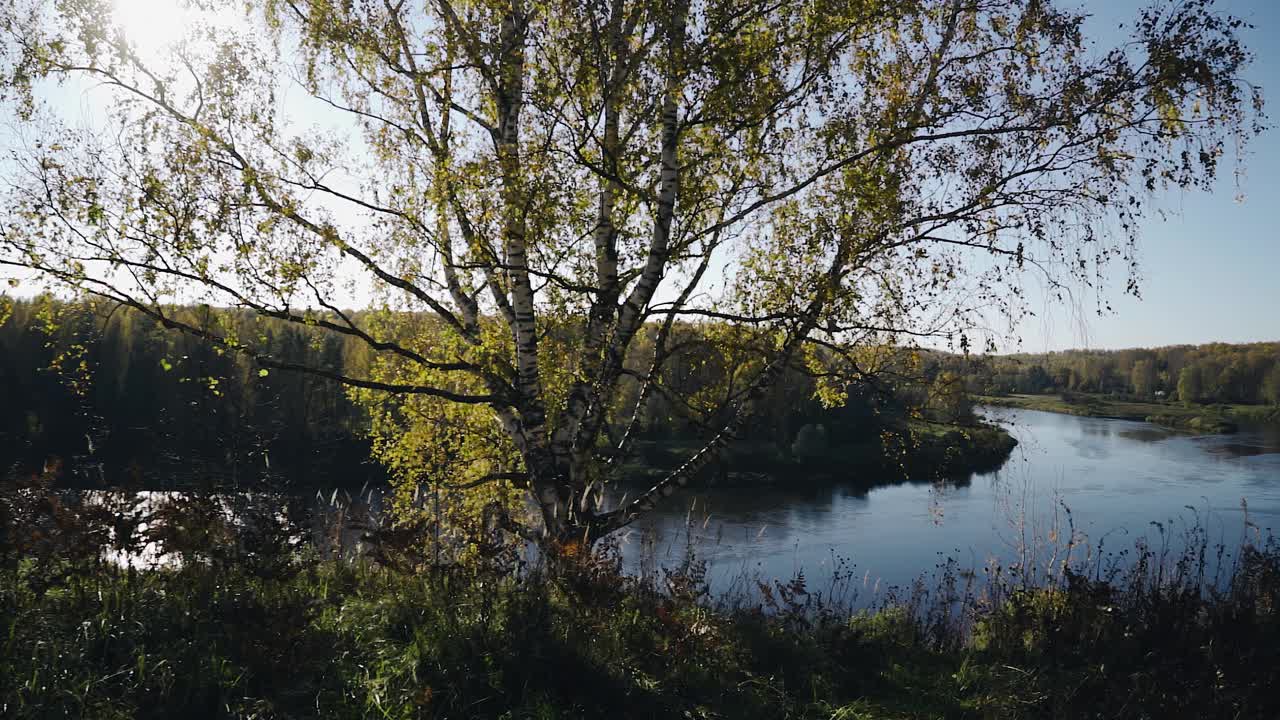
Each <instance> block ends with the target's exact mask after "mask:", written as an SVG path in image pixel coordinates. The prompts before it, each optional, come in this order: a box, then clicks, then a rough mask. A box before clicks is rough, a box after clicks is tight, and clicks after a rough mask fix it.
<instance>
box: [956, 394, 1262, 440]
mask: <svg viewBox="0 0 1280 720" xmlns="http://www.w3.org/2000/svg"><path fill="white" fill-rule="evenodd" d="M974 401H975V402H977V403H979V404H982V405H992V406H996V407H1009V408H1017V409H1022V410H1040V411H1043V412H1054V413H1062V414H1066V415H1079V416H1083V417H1096V418H1106V419H1112V420H1136V421H1142V422H1149V423H1152V424H1154V425H1159V426H1161V427H1165V428H1168V429H1170V430H1179V431H1184V432H1193V433H1205V434H1227V433H1234V432H1236V431H1237V430H1239V429H1240V427H1241V426H1242V425H1280V408H1275V407H1268V406H1264V405H1226V404H1220V405H1184V404H1182V403H1177V402H1141V401H1131V400H1119V399H1116V398H1112V397H1108V396H1105V395H1090V394H1084V393H1072V394H1069V395H1028V394H1011V395H977V396H974Z"/></svg>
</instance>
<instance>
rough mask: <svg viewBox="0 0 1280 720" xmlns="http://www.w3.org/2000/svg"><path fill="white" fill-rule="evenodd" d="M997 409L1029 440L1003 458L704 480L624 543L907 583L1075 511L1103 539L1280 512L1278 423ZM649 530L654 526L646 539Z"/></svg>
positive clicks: (1020, 545) (713, 560)
mask: <svg viewBox="0 0 1280 720" xmlns="http://www.w3.org/2000/svg"><path fill="white" fill-rule="evenodd" d="M988 415H989V416H990V417H992V418H993V419H995V420H997V421H1000V422H1004V423H1006V424H1007V425H1008V426H1009V427H1010V429H1011V431H1012V432H1013V433H1014V435H1015V436H1016V437H1018V439H1019V446H1018V448H1017V449H1016V450H1015V452H1014V456H1013V458H1012V459H1011V460H1010V462H1009V463H1008V464H1006V466H1005V467H1004V468H1002V469H1001V470H999V471H996V472H992V473H986V474H982V475H978V476H975V477H973V478H969V479H966V480H965V481H964V482H962V483H959V484H956V485H949V486H938V485H935V484H933V483H929V482H902V483H892V484H880V485H876V484H875V483H874V482H865V481H864V482H863V483H860V484H858V485H855V486H849V485H837V486H833V487H829V488H825V489H815V488H803V489H799V488H787V487H786V486H785V485H778V486H773V487H769V488H761V489H750V490H744V489H741V488H739V489H733V488H709V489H704V490H701V491H698V492H696V493H693V494H690V495H685V496H677V497H676V498H674V499H673V500H672V501H669V503H668V504H667V505H665V506H661V507H660V508H659V509H658V511H657V512H656V513H655V514H653V515H651V516H650V517H647V518H645V519H644V520H643V521H642V522H641V523H639V524H638V525H637V527H636V528H633V529H632V531H631V534H630V536H629V537H628V538H627V542H628V543H629V544H628V545H627V546H626V547H625V548H624V550H625V551H626V552H627V553H629V555H628V557H629V558H630V559H631V561H632V562H635V563H639V562H640V560H639V558H638V557H636V556H637V555H639V554H640V553H641V552H642V550H650V551H652V550H654V549H656V552H657V554H658V555H659V558H658V560H659V562H664V561H665V562H674V561H678V560H679V559H681V558H683V556H684V552H685V548H686V546H692V548H693V549H694V550H695V551H696V552H697V553H698V554H699V555H701V556H702V557H704V558H705V559H707V560H708V562H709V563H710V564H711V573H710V579H711V582H712V584H713V587H714V586H716V585H717V583H719V584H720V585H721V586H722V587H723V586H724V585H725V584H727V583H731V582H733V581H734V580H735V579H737V578H740V577H741V575H742V574H743V573H744V572H748V573H758V574H760V575H761V576H763V577H787V576H789V575H791V574H792V573H794V572H796V571H797V570H799V569H804V570H805V571H806V572H807V573H808V575H809V577H810V578H814V577H817V576H820V575H821V574H822V573H823V572H824V571H826V570H829V569H830V568H831V567H832V563H833V558H837V557H839V558H847V559H850V560H851V561H852V562H854V563H855V564H856V565H857V567H858V568H859V572H860V573H865V574H866V577H867V578H869V579H870V580H877V579H878V580H879V581H880V584H881V586H886V585H899V586H904V585H906V584H907V583H909V582H910V581H911V580H913V579H914V578H915V577H917V576H918V575H919V574H920V573H922V572H925V571H928V570H929V569H931V568H933V567H934V566H935V565H936V564H937V562H938V560H939V558H940V557H942V556H952V557H955V558H957V559H958V560H960V561H961V562H962V563H969V564H970V565H971V566H975V567H977V566H981V565H983V564H984V563H985V562H986V561H987V560H988V559H991V558H996V559H1003V560H1007V559H1009V558H1011V557H1014V556H1016V554H1017V553H1019V552H1023V551H1025V548H1026V547H1027V546H1028V545H1029V544H1033V543H1035V542H1043V541H1044V540H1045V539H1046V538H1049V537H1051V536H1053V535H1055V533H1056V534H1057V536H1058V537H1060V538H1061V537H1065V536H1066V533H1067V531H1066V530H1065V529H1064V528H1065V525H1066V523H1067V522H1068V520H1069V522H1070V523H1071V524H1072V525H1073V526H1074V528H1075V532H1076V533H1077V534H1078V535H1079V536H1080V537H1081V538H1082V539H1088V540H1089V541H1092V542H1097V541H1098V540H1099V539H1100V538H1103V537H1112V538H1113V539H1112V542H1116V538H1118V537H1124V538H1126V539H1125V542H1132V540H1133V538H1136V537H1138V536H1140V535H1142V534H1144V533H1147V532H1150V531H1152V527H1153V526H1151V525H1150V523H1151V522H1152V521H1158V522H1162V523H1165V524H1166V526H1167V527H1175V526H1177V527H1182V526H1185V525H1186V524H1187V523H1188V522H1201V523H1203V524H1204V525H1206V526H1207V529H1208V530H1209V531H1210V533H1211V537H1215V538H1219V539H1221V540H1222V541H1223V542H1225V543H1226V544H1231V543H1233V542H1238V540H1239V538H1240V533H1241V531H1242V529H1243V514H1242V510H1241V504H1240V503H1241V500H1242V498H1245V499H1247V501H1248V512H1249V514H1250V515H1251V516H1256V517H1255V520H1256V518H1268V519H1269V518H1270V517H1271V516H1273V515H1276V514H1280V446H1278V445H1277V443H1275V442H1274V439H1275V435H1268V434H1264V433H1251V432H1245V433H1240V434H1238V435H1233V436H1225V437H1224V436H1214V437H1192V436H1187V435H1180V434H1177V433H1171V432H1168V431H1165V430H1164V429H1162V428H1158V427H1156V426H1153V425H1150V424H1148V423H1141V422H1130V421H1124V420H1105V419H1097V418H1085V417H1075V416H1070V415H1059V414H1051V413H1044V412H1036V411H1029V410H1018V411H1005V410H1001V409H991V410H989V411H988ZM1188 507H1191V508H1196V511H1195V512H1194V513H1193V512H1191V511H1189V510H1188V509H1187V508H1188ZM1171 521H1172V522H1171ZM1257 524H1259V525H1261V526H1263V528H1262V529H1265V527H1266V526H1267V525H1270V522H1258V523H1257ZM646 535H649V536H652V537H653V538H654V539H653V540H652V541H650V542H649V543H647V544H646V543H642V542H640V539H641V538H643V537H644V536H646Z"/></svg>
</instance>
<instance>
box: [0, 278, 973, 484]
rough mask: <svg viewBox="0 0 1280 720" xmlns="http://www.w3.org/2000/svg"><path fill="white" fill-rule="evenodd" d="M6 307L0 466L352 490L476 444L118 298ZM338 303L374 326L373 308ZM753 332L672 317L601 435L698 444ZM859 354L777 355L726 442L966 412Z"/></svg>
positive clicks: (955, 401)
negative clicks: (621, 409)
mask: <svg viewBox="0 0 1280 720" xmlns="http://www.w3.org/2000/svg"><path fill="white" fill-rule="evenodd" d="M7 305H8V315H7V318H6V319H5V320H4V321H3V322H0V406H2V407H4V408H5V409H6V412H4V413H3V414H0V469H2V470H3V471H5V472H13V471H15V470H26V471H33V470H37V469H44V468H45V467H46V466H47V464H48V463H50V462H55V463H62V464H63V465H64V466H65V467H64V468H63V471H64V474H65V475H66V476H67V477H68V478H70V479H72V480H73V481H74V482H76V483H78V484H84V485H89V486H95V485H116V484H122V483H128V482H135V483H139V484H142V485H145V486H148V487H155V486H190V485H197V486H225V485H228V484H230V485H240V486H245V487H248V486H254V485H261V484H262V483H263V482H264V481H265V482H270V483H277V484H282V485H286V486H295V487H311V486H315V485H344V486H345V485H356V486H359V485H361V484H363V483H365V482H371V481H372V482H378V481H384V480H385V479H387V476H388V472H390V473H391V474H392V475H395V474H397V473H398V474H401V475H404V476H405V477H404V478H403V479H404V480H406V481H407V483H409V484H416V483H423V482H431V481H432V479H439V478H441V477H446V478H453V477H455V474H456V473H457V472H458V469H457V468H456V467H455V465H456V464H457V463H468V462H474V461H475V459H476V456H477V455H476V453H472V452H459V451H458V448H457V447H454V446H452V445H450V444H449V443H447V442H441V441H440V438H441V437H443V435H440V434H434V435H431V436H429V437H427V438H422V437H418V436H415V435H414V434H413V432H412V425H413V424H414V423H420V422H422V418H421V417H420V416H419V415H415V414H414V413H415V408H413V407H412V406H410V405H408V404H406V403H404V402H397V400H398V399H397V398H394V397H387V396H385V395H377V394H369V395H365V394H361V393H357V392H353V391H351V390H350V389H349V388H344V386H343V385H342V384H340V383H338V382H335V381H332V380H330V379H328V378H325V377H323V376H319V375H316V374H313V373H300V372H291V371H289V370H268V369H265V368H259V367H257V366H256V365H254V363H253V362H252V361H251V359H249V358H246V357H244V356H243V355H240V354H235V353H231V352H226V351H225V350H223V349H221V348H219V347H218V346H216V345H212V344H210V343H208V342H204V341H203V340H202V339H200V338H199V337H198V336H196V335H193V334H190V333H173V332H169V331H168V330H166V329H165V328H164V327H163V326H162V324H161V323H160V322H159V321H157V320H156V319H154V318H152V317H150V316H148V315H146V314H144V313H141V312H138V311H136V310H135V309H133V308H130V307H128V306H119V305H116V304H112V303H103V302H91V301H84V302H64V301H57V300H54V299H52V298H50V297H48V296H41V297H37V298H34V299H28V300H14V301H11V302H9V303H8V304H7ZM171 312H172V313H173V314H174V316H176V317H180V318H182V319H183V321H184V322H188V323H190V324H191V325H192V326H193V327H197V328H209V329H211V331H212V330H214V329H216V330H217V331H218V332H223V333H228V334H231V335H236V336H242V337H247V336H252V337H253V338H254V341H255V342H257V343H259V344H260V345H262V346H263V347H266V348H268V351H269V352H270V353H271V354H272V356H273V357H275V358H277V359H279V360H281V361H282V362H284V363H285V364H288V363H296V364H306V365H307V366H308V367H314V368H320V369H324V370H326V371H329V372H331V373H334V374H350V373H365V372H368V371H369V369H370V368H369V366H370V363H371V362H373V361H375V360H376V358H374V357H373V356H372V355H371V354H370V352H369V351H368V348H367V347H366V346H365V345H364V344H363V343H361V342H358V341H354V340H351V339H348V338H342V337H339V336H335V335H334V334H332V333H324V332H321V331H319V330H317V329H315V328H314V327H313V326H308V325H305V324H298V323H291V322H284V321H279V320H271V319H263V318H261V317H259V316H256V315H254V314H252V313H246V312H242V311H236V310H230V309H226V308H212V307H209V306H187V307H181V308H173V309H172V310H171ZM353 315H354V316H361V315H363V316H366V317H362V319H363V320H366V321H368V322H371V323H376V322H378V321H377V320H375V319H372V318H371V317H368V316H371V315H373V313H368V312H365V313H354V314H353ZM316 318H317V319H322V318H323V316H321V315H317V316H316ZM658 330H659V329H658V328H657V327H649V328H647V330H646V332H644V333H642V338H641V339H640V340H639V341H638V342H637V343H636V346H635V348H634V349H633V351H632V352H633V353H634V355H635V356H636V357H635V358H634V360H635V361H636V362H639V360H640V359H641V358H642V357H644V356H646V355H651V354H652V353H653V351H654V347H655V342H656V339H657V334H658ZM564 332H571V328H568V327H566V328H565V329H564ZM767 342H768V338H767V337H766V336H765V335H764V334H763V333H760V332H758V331H755V330H752V329H751V328H745V327H735V326H732V325H730V324H728V323H725V322H719V321H708V322H701V323H677V324H674V325H673V327H672V329H671V331H670V346H671V352H672V355H673V356H672V358H671V359H670V361H669V362H668V363H666V365H665V367H664V369H663V370H662V372H661V374H660V376H659V377H657V378H655V379H654V380H653V381H652V383H650V387H651V388H652V389H653V390H652V392H649V393H646V394H645V396H644V397H643V398H642V397H641V392H642V387H643V386H642V384H641V383H640V382H639V381H638V380H637V379H635V378H631V379H629V380H628V382H627V383H626V384H625V385H624V387H623V391H622V392H621V393H620V396H619V402H620V403H623V404H630V405H635V404H637V403H638V404H640V405H642V406H643V407H642V410H641V412H639V413H638V416H637V417H638V420H637V422H636V423H635V426H634V427H630V428H629V427H627V426H623V425H620V424H618V425H612V426H610V427H609V428H607V429H606V431H605V435H606V436H607V438H608V440H607V441H606V442H616V441H617V438H618V436H619V435H621V434H622V433H624V432H628V431H631V432H633V433H634V434H635V436H636V437H637V438H638V439H641V440H644V441H647V442H648V443H649V444H650V445H653V444H658V445H666V446H678V447H687V446H689V445H696V444H697V443H698V442H702V441H704V440H705V438H706V437H707V436H708V435H710V434H712V433H714V431H715V428H716V427H717V425H718V424H720V423H723V422H724V420H725V416H726V414H727V413H729V412H732V400H733V398H734V396H735V394H737V393H740V392H741V386H740V384H739V382H738V379H739V378H740V377H741V376H743V375H746V374H749V373H750V372H752V371H753V370H754V369H756V368H758V366H759V365H760V364H761V363H764V362H766V359H767V357H768V352H769V349H768V347H767ZM815 362H817V361H815ZM862 362H863V368H864V372H865V374H864V376H863V377H862V379H861V381H859V382H847V383H843V384H840V385H833V384H831V383H830V379H829V378H825V377H823V376H822V375H821V374H819V373H815V372H813V371H812V370H811V369H809V368H808V367H806V366H805V365H804V364H803V363H796V364H793V365H791V366H789V367H788V368H787V369H786V370H785V371H784V372H783V373H782V377H781V379H780V380H779V381H778V382H777V384H776V385H775V386H774V387H772V388H770V390H769V391H768V392H767V393H765V394H764V395H763V396H762V397H761V398H760V399H759V400H758V403H759V406H760V408H761V412H760V415H759V417H758V419H757V421H756V422H753V423H751V424H750V425H749V426H747V427H745V428H744V429H743V431H742V433H741V438H740V444H741V445H743V446H754V447H756V448H757V449H761V448H762V449H763V452H767V453H768V454H770V455H771V456H774V457H779V458H783V459H789V458H793V457H794V456H795V455H796V453H797V451H798V449H799V445H806V444H807V445H809V446H812V445H813V442H814V440H813V438H814V437H817V436H816V435H815V433H820V436H821V442H822V444H823V445H826V444H828V443H830V444H859V443H868V442H874V441H877V440H878V439H879V438H880V437H881V435H882V433H884V432H886V431H899V432H902V431H905V429H906V425H907V422H908V421H909V420H910V419H913V418H914V419H917V420H921V421H926V422H935V423H947V424H972V423H973V422H974V421H975V418H974V415H973V413H972V409H971V404H970V402H969V400H968V398H967V396H966V395H965V393H964V387H963V381H962V377H961V376H960V375H959V374H957V373H955V372H953V371H951V370H948V369H947V368H946V366H945V357H944V356H942V355H937V354H931V353H921V352H917V351H913V350H909V349H894V348H880V349H877V350H876V351H874V352H867V353H864V354H863V355H862ZM815 428H820V430H815ZM802 436H803V437H802ZM431 443H434V445H431V446H428V445H429V444H431ZM602 444H604V443H602ZM810 451H811V450H810ZM800 452H802V453H803V452H804V451H803V450H801V451H800ZM409 453H417V455H416V456H414V457H407V455H408V454H409ZM433 459H434V460H436V462H434V463H433V462H432V460H433Z"/></svg>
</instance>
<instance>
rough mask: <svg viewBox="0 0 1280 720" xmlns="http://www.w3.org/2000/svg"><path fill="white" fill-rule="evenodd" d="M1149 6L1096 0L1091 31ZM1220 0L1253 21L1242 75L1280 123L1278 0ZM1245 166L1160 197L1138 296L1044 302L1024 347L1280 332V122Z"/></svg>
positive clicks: (1112, 30) (1104, 30)
mask: <svg viewBox="0 0 1280 720" xmlns="http://www.w3.org/2000/svg"><path fill="white" fill-rule="evenodd" d="M1144 5H1145V3H1143V2H1137V1H1136V0H1091V2H1089V3H1088V4H1087V5H1086V7H1087V8H1088V9H1089V11H1090V12H1093V13H1095V17H1094V18H1093V19H1092V21H1091V22H1090V26H1089V30H1090V31H1091V34H1094V35H1095V37H1096V38H1097V40H1098V43H1099V44H1100V45H1110V44H1113V43H1114V42H1116V41H1117V40H1118V39H1119V36H1118V34H1117V30H1116V28H1117V27H1118V25H1119V23H1121V22H1124V21H1126V20H1127V19H1130V18H1133V17H1136V16H1137V12H1138V9H1139V8H1140V7H1142V6H1144ZM1218 5H1219V7H1221V8H1222V9H1223V10H1225V11H1228V12H1230V13H1231V14H1233V15H1236V16H1239V17H1241V18H1244V19H1245V20H1247V21H1249V22H1251V23H1252V24H1253V25H1254V26H1255V27H1254V29H1253V30H1249V31H1247V32H1246V34H1245V35H1244V39H1245V42H1246V44H1247V45H1248V46H1249V48H1250V49H1251V50H1253V52H1254V53H1255V55H1256V58H1255V60H1254V63H1253V65H1252V66H1251V67H1250V68H1248V69H1247V71H1246V72H1245V74H1244V77H1245V79H1247V80H1249V81H1250V82H1252V83H1254V84H1255V85H1259V86H1261V87H1262V88H1263V92H1264V97H1265V98H1266V99H1267V101H1268V114H1269V115H1270V116H1271V120H1270V121H1269V124H1270V125H1276V124H1278V123H1280V0H1219V2H1218ZM1244 170H1245V174H1244V176H1243V177H1242V178H1241V179H1240V182H1239V186H1238V187H1237V184H1236V179H1235V178H1234V176H1233V173H1232V168H1231V166H1230V165H1226V166H1224V167H1223V168H1222V171H1223V172H1222V176H1221V177H1220V178H1219V180H1218V187H1217V189H1216V190H1215V191H1214V193H1213V194H1211V195H1208V194H1204V193H1192V192H1187V193H1177V194H1172V195H1168V196H1165V197H1164V198H1163V199H1162V201H1161V207H1163V208H1165V209H1166V210H1168V211H1170V214H1169V215H1168V217H1167V218H1165V219H1163V220H1162V219H1161V218H1159V217H1158V216H1156V215H1155V214H1152V215H1150V216H1149V217H1148V218H1147V220H1146V221H1145V224H1144V228H1143V237H1142V245H1141V259H1142V277H1143V284H1142V288H1141V290H1142V299H1141V300H1138V299H1135V298H1133V297H1130V296H1125V295H1122V294H1121V292H1120V290H1122V289H1123V286H1120V287H1114V286H1113V287H1112V289H1111V290H1110V291H1109V292H1108V293H1107V294H1106V297H1107V298H1108V299H1110V300H1111V301H1112V302H1111V304H1112V307H1113V308H1114V310H1115V312H1114V314H1111V315H1107V316H1104V317H1098V316H1097V315H1096V314H1095V313H1094V310H1093V303H1092V302H1091V301H1089V302H1084V303H1082V304H1083V305H1084V308H1083V309H1082V310H1081V311H1079V312H1076V311H1072V310H1069V309H1066V308H1062V307H1055V306H1053V305H1048V304H1044V303H1041V304H1039V306H1038V307H1036V308H1035V311H1036V313H1037V317H1035V318H1030V319H1028V320H1027V321H1025V322H1024V323H1023V325H1022V327H1021V328H1020V334H1021V336H1022V339H1023V343H1022V348H1021V349H1022V350H1024V351H1028V352H1040V351H1044V350H1060V349H1065V348H1073V347H1094V348H1125V347H1144V346H1145V347H1150V346H1158V345H1174V344H1182V343H1204V342H1213V341H1224V342H1250V341H1257V340H1280V130H1268V131H1267V132H1264V133H1263V135H1262V136H1260V137H1258V138H1255V139H1254V141H1253V142H1252V143H1251V145H1250V146H1249V147H1248V150H1247V155H1246V157H1245V160H1244ZM1237 195H1242V196H1243V198H1244V200H1243V202H1240V201H1237ZM1120 280H1121V282H1122V281H1123V279H1122V278H1121V279H1120Z"/></svg>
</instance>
